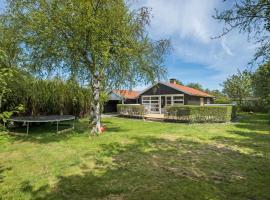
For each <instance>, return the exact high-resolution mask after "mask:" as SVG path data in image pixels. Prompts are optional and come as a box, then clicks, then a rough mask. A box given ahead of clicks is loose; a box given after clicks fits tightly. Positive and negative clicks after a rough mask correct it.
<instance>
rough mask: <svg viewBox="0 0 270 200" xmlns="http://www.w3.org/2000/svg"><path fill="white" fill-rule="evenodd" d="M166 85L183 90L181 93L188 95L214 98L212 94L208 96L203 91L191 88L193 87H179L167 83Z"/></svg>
mask: <svg viewBox="0 0 270 200" xmlns="http://www.w3.org/2000/svg"><path fill="white" fill-rule="evenodd" d="M166 84H167V85H169V86H170V87H172V88H175V89H178V90H181V91H183V92H186V93H188V94H190V95H193V96H200V97H214V96H212V95H210V94H207V93H205V92H203V91H200V90H197V89H194V88H191V87H187V86H183V85H179V84H176V83H166Z"/></svg>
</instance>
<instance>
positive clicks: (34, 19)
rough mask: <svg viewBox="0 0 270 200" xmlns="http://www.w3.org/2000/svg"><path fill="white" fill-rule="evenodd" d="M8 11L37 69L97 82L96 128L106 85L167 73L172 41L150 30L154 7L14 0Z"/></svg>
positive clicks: (100, 0) (119, 1) (119, 0)
mask: <svg viewBox="0 0 270 200" xmlns="http://www.w3.org/2000/svg"><path fill="white" fill-rule="evenodd" d="M7 2H8V8H9V9H8V12H7V13H6V16H8V19H9V21H10V23H9V24H11V25H14V26H15V27H16V29H17V30H20V31H19V33H18V35H19V36H21V37H20V38H21V42H22V44H21V45H20V46H22V47H23V49H24V53H25V54H24V55H25V57H26V58H27V59H26V62H25V63H24V65H25V66H26V65H27V66H29V67H30V68H32V69H34V70H36V71H44V70H47V71H54V70H56V69H57V70H58V69H61V71H65V72H69V73H70V74H73V75H74V74H77V75H78V74H80V73H81V74H83V75H84V77H86V78H87V81H88V83H89V84H90V86H91V91H89V92H91V93H92V96H93V98H92V105H91V111H92V117H91V121H92V131H91V132H92V133H99V132H100V131H101V129H100V128H101V113H100V110H101V106H102V105H101V103H102V102H101V101H100V95H101V92H102V91H103V90H104V87H105V86H110V87H117V86H119V85H121V84H125V85H130V86H131V85H135V84H136V83H137V82H138V81H144V82H146V83H147V82H150V81H154V80H155V79H156V78H161V77H162V76H163V75H164V73H165V72H166V70H165V69H164V67H163V59H164V54H165V53H166V52H167V50H168V47H169V42H168V41H167V40H160V41H152V40H151V39H150V38H149V37H148V34H147V31H146V30H147V26H148V25H149V23H150V12H149V9H148V8H141V9H139V10H136V11H130V9H129V7H128V6H127V5H126V3H125V1H124V0H65V1H58V0H51V1H46V0H33V1H28V0H8V1H7Z"/></svg>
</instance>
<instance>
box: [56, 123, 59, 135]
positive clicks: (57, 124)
mask: <svg viewBox="0 0 270 200" xmlns="http://www.w3.org/2000/svg"><path fill="white" fill-rule="evenodd" d="M58 126H59V121H57V122H56V133H58Z"/></svg>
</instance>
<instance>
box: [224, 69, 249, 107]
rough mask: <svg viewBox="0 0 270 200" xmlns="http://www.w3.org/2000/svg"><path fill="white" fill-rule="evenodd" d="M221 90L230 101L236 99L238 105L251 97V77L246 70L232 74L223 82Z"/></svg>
mask: <svg viewBox="0 0 270 200" xmlns="http://www.w3.org/2000/svg"><path fill="white" fill-rule="evenodd" d="M223 92H224V93H225V94H226V95H228V97H229V98H230V99H231V100H232V101H236V102H237V103H238V105H239V106H241V105H242V103H243V101H244V100H246V99H248V98H250V97H252V79H251V73H250V72H248V71H243V72H240V71H238V73H237V74H234V75H232V76H230V77H229V78H227V79H226V80H225V81H224V82H223Z"/></svg>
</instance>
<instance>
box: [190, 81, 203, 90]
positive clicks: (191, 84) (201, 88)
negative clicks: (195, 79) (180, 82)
mask: <svg viewBox="0 0 270 200" xmlns="http://www.w3.org/2000/svg"><path fill="white" fill-rule="evenodd" d="M187 86H188V87H191V88H194V89H197V90H203V87H202V85H201V84H200V83H188V84H187Z"/></svg>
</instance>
